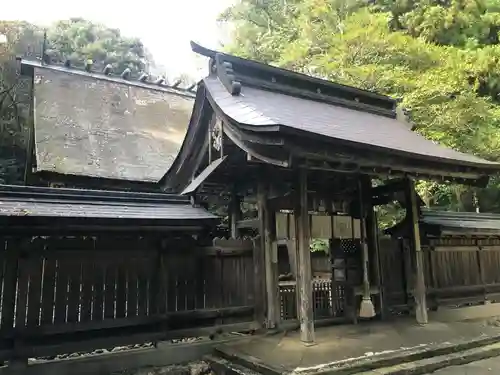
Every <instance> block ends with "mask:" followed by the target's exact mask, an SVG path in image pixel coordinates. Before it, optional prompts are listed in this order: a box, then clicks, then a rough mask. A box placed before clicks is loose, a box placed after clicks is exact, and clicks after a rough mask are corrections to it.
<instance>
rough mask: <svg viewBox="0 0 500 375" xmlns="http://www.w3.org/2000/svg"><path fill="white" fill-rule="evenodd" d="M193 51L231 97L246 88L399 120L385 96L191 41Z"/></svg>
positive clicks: (394, 104) (392, 100) (389, 100)
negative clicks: (204, 60)
mask: <svg viewBox="0 0 500 375" xmlns="http://www.w3.org/2000/svg"><path fill="white" fill-rule="evenodd" d="M191 49H192V50H193V52H196V53H198V54H200V55H202V56H206V57H209V58H210V65H209V69H210V76H212V77H217V78H218V79H219V81H220V82H221V83H222V84H223V86H224V87H225V88H226V89H227V91H228V92H229V93H231V95H236V96H237V95H239V94H240V93H241V87H242V85H244V86H250V87H254V88H261V89H265V90H271V91H274V92H279V93H281V94H285V95H290V96H295V97H300V98H303V99H309V100H315V101H321V102H326V103H330V104H334V105H337V106H342V107H347V108H351V109H356V110H361V111H363V112H370V113H373V114H378V115H382V116H385V117H390V118H395V117H396V113H395V107H396V104H397V103H396V100H395V99H393V98H390V97H388V96H386V95H381V94H378V93H375V92H372V91H367V90H362V89H358V88H355V87H350V86H346V85H342V84H338V83H335V82H331V81H327V80H324V79H320V78H316V77H311V76H307V75H305V74H301V73H297V72H293V71H290V70H286V69H281V68H277V67H274V66H270V65H266V64H263V63H260V62H258V61H253V60H248V59H243V58H241V57H237V56H232V55H228V54H225V53H220V52H217V51H213V50H210V49H208V48H205V47H202V46H200V45H199V44H196V43H194V42H191Z"/></svg>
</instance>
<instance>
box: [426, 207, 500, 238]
mask: <svg viewBox="0 0 500 375" xmlns="http://www.w3.org/2000/svg"><path fill="white" fill-rule="evenodd" d="M420 222H421V223H423V224H426V225H430V226H438V227H439V228H440V229H441V230H442V231H453V232H455V231H458V232H460V231H462V230H463V231H464V232H469V231H471V230H472V231H481V230H488V231H498V232H499V233H500V215H499V214H488V213H475V212H449V211H434V210H422V214H421V217H420Z"/></svg>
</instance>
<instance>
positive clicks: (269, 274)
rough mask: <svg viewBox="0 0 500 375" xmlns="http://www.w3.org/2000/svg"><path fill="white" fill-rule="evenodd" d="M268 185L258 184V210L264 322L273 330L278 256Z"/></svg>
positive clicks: (277, 317) (277, 314) (276, 313)
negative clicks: (264, 305)
mask: <svg viewBox="0 0 500 375" xmlns="http://www.w3.org/2000/svg"><path fill="white" fill-rule="evenodd" d="M268 192H269V189H268V185H267V183H265V182H259V185H258V193H257V196H258V210H259V221H260V228H261V229H260V231H259V232H260V235H261V246H262V248H263V249H265V250H264V262H265V263H264V270H265V282H266V307H267V308H266V321H267V328H275V327H277V325H278V324H279V320H280V309H279V289H278V288H279V286H278V281H279V280H278V276H279V275H278V254H277V246H276V241H275V237H276V234H275V233H276V231H275V222H276V220H275V213H274V211H272V210H271V209H270V207H269V201H268V199H267V194H268Z"/></svg>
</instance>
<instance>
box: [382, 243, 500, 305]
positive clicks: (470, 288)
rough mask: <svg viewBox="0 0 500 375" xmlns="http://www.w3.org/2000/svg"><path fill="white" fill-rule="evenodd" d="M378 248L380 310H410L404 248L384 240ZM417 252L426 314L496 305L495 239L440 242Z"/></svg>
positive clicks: (499, 254) (498, 253)
mask: <svg viewBox="0 0 500 375" xmlns="http://www.w3.org/2000/svg"><path fill="white" fill-rule="evenodd" d="M379 248H380V250H379V254H380V264H381V271H382V283H383V292H384V303H385V305H386V306H387V307H388V308H389V309H390V310H393V311H395V312H398V311H401V310H406V309H409V308H411V307H412V306H413V300H412V288H413V273H412V269H413V267H414V265H413V263H412V258H411V256H410V253H409V249H408V246H406V244H405V243H404V242H402V241H396V240H392V239H389V238H386V239H383V240H381V241H380V247H379ZM422 250H423V251H424V255H425V257H424V266H425V281H426V287H427V298H428V305H429V306H430V307H431V308H432V309H436V308H439V307H440V306H453V307H460V306H467V305H473V304H478V303H482V302H485V301H489V302H500V272H499V270H500V239H495V238H484V239H473V238H468V239H467V238H453V239H445V238H441V239H436V240H432V241H431V243H430V244H429V245H428V246H424V247H423V248H422Z"/></svg>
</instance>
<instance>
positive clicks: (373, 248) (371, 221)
mask: <svg viewBox="0 0 500 375" xmlns="http://www.w3.org/2000/svg"><path fill="white" fill-rule="evenodd" d="M363 183H364V184H365V186H364V191H365V192H366V200H367V216H366V225H367V232H368V233H367V234H368V241H369V244H368V247H369V249H370V263H371V264H373V271H374V279H375V280H374V282H375V283H376V285H377V286H378V288H379V294H378V297H379V304H380V306H379V308H380V317H381V318H382V319H385V317H386V311H385V306H384V294H383V280H382V270H381V268H380V249H379V237H378V222H377V214H376V212H375V210H374V207H373V202H372V181H371V178H370V177H369V176H366V177H365V178H363Z"/></svg>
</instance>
